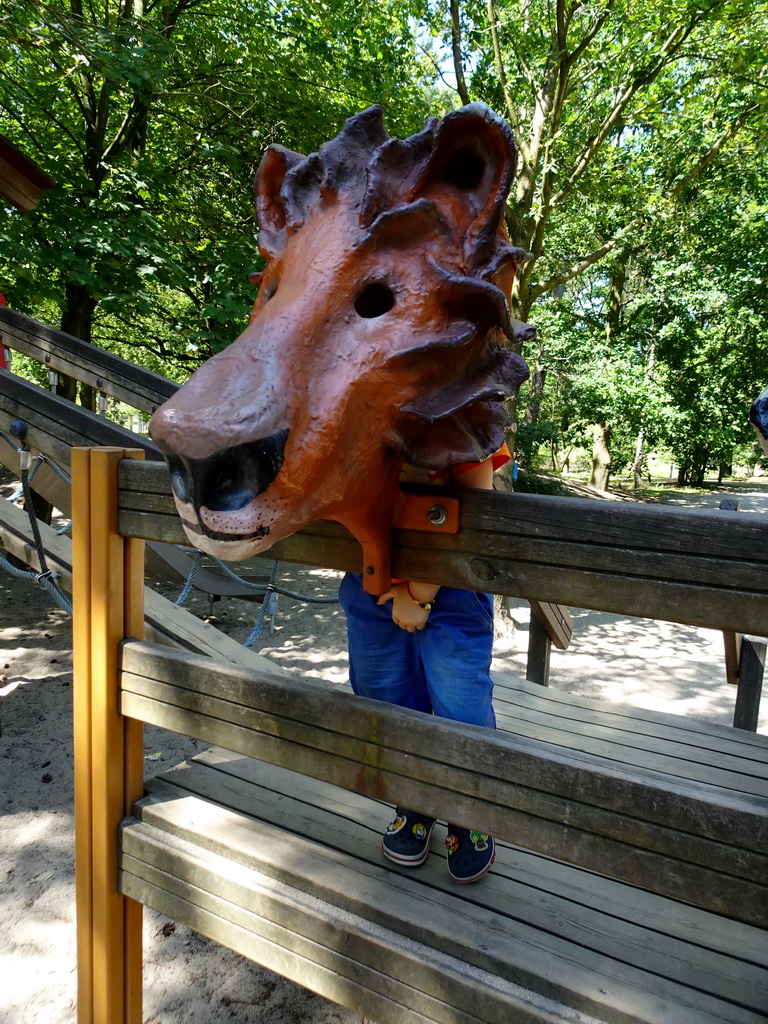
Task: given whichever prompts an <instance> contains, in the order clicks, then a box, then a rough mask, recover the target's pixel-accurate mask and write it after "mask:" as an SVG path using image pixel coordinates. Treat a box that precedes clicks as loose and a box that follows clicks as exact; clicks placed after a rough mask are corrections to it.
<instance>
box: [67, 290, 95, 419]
mask: <svg viewBox="0 0 768 1024" xmlns="http://www.w3.org/2000/svg"><path fill="white" fill-rule="evenodd" d="M95 310H96V300H95V299H94V298H93V297H92V296H91V295H90V294H89V293H88V290H87V288H85V287H84V286H83V285H81V284H73V283H72V282H70V283H69V284H68V285H67V288H66V292H65V302H64V310H63V312H62V314H61V329H62V331H64V332H65V333H66V334H71V335H73V336H74V337H75V338H80V339H81V340H82V341H87V342H90V341H91V329H92V327H93V314H94V312H95ZM77 383H78V382H77V381H76V380H75V379H74V377H67V376H65V375H64V374H61V375H60V376H59V388H58V393H59V394H60V395H61V397H62V398H66V399H68V400H69V401H70V402H74V401H75V399H76V397H77Z"/></svg>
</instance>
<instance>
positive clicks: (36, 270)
mask: <svg viewBox="0 0 768 1024" xmlns="http://www.w3.org/2000/svg"><path fill="white" fill-rule="evenodd" d="M419 11H420V7H419V4H418V2H417V0H414V2H410V0H384V2H382V3H376V4H373V3H368V4H363V5H360V4H353V3H351V2H349V0H340V2H336V3H334V4H332V5H331V4H326V3H322V2H318V0H307V2H304V3H302V4H301V5H299V4H296V3H293V2H288V0H284V2H282V3H271V2H270V3H267V2H263V0H257V2H256V3H254V4H249V5H231V4H224V3H222V2H218V0H178V2H177V3H176V4H174V5H163V4H160V3H158V2H146V3H144V4H136V5H135V7H134V6H133V5H132V4H130V3H129V4H127V5H126V4H125V3H117V2H115V0H107V2H106V3H104V4H102V5H101V6H100V7H98V8H96V7H93V6H92V5H87V6H85V5H83V6H81V4H80V2H79V0H69V2H67V0H47V2H41V3H35V4H32V3H28V2H24V0H9V3H7V4H6V5H5V7H4V8H3V11H2V14H0V28H2V33H0V60H2V61H3V64H4V67H5V72H6V73H5V76H4V78H3V79H2V81H0V115H1V116H2V122H1V123H0V130H1V131H3V133H4V134H6V135H8V136H9V137H10V138H11V139H12V140H13V141H14V142H16V143H17V144H18V145H20V146H22V148H23V149H24V150H25V152H27V153H28V155H29V156H31V157H32V158H33V159H35V160H36V161H37V162H38V163H39V164H40V165H41V166H42V167H43V169H45V170H47V171H48V172H49V173H50V174H51V175H52V176H53V177H54V179H55V180H56V183H57V184H56V188H55V189H53V190H51V191H50V192H48V193H47V194H46V195H45V197H44V199H43V201H42V203H41V204H40V207H39V209H38V210H37V211H35V212H34V213H33V214H24V215H22V214H16V215H14V216H12V217H9V218H7V220H6V222H5V223H4V224H3V225H2V227H0V280H2V283H3V287H4V289H5V292H6V295H7V298H8V301H9V302H10V303H11V304H12V305H13V306H14V307H15V308H17V309H20V310H22V311H24V312H27V313H30V314H33V315H35V314H36V315H40V311H41V310H42V309H46V310H47V311H48V312H49V314H50V310H51V309H58V310H59V315H58V316H57V317H54V319H60V321H61V323H62V326H64V327H65V329H73V330H76V331H77V332H79V333H80V334H81V336H84V337H87V336H88V333H89V332H92V336H93V338H94V340H98V342H99V343H100V344H103V345H105V346H106V347H110V348H115V349H116V350H118V351H121V352H122V354H129V356H130V354H131V353H132V354H133V357H134V358H139V357H140V358H141V359H142V361H145V360H146V361H148V362H149V363H150V364H151V365H152V366H153V368H155V369H157V368H160V369H161V370H162V372H166V373H169V374H170V375H172V376H173V375H179V374H180V375H182V376H183V375H186V374H188V372H189V370H190V369H191V368H193V367H194V366H195V365H197V364H198V363H199V362H200V360H201V359H202V358H205V357H206V356H208V355H209V354H210V353H211V352H212V351H215V350H217V349H219V348H221V347H222V346H224V345H226V344H228V343H229V342H231V341H232V340H233V339H234V338H235V337H236V336H237V335H238V334H239V333H240V331H241V330H242V327H243V326H244V324H245V321H246V317H247V313H248V310H249V308H250V306H251V304H252V302H253V298H254V289H253V287H252V286H251V285H249V284H248V281H247V277H248V274H249V273H250V272H251V271H253V270H254V269H258V266H259V264H260V257H259V255H258V251H257V248H256V241H255V238H256V225H255V222H254V215H253V206H252V182H253V177H254V174H255V170H256V167H257V166H258V162H259V160H260V158H261V155H262V154H263V151H264V149H265V148H266V147H267V146H268V145H269V144H270V143H273V142H279V143H281V144H282V145H285V146H287V147H288V148H291V149H296V150H299V151H305V152H306V151H311V150H312V149H316V148H317V147H318V146H319V145H320V143H321V142H322V141H324V140H325V139H326V138H328V137H330V136H332V135H334V134H335V133H336V131H337V130H338V128H339V127H340V125H341V123H342V122H343V120H344V119H345V118H346V117H347V116H349V115H350V114H352V113H354V112H355V111H357V110H359V109H361V108H362V107H365V106H367V105H368V104H370V103H371V102H376V101H380V100H382V99H383V101H384V103H383V105H384V106H385V109H386V114H387V119H388V123H389V125H390V128H391V129H392V130H395V131H406V132H409V131H413V130H415V129H416V128H418V127H420V125H421V122H422V120H423V117H424V116H425V115H426V113H427V105H426V101H425V98H424V92H423V90H422V88H421V86H422V83H423V82H424V81H425V75H424V70H423V68H422V66H421V64H420V62H419V60H418V58H417V56H416V51H415V46H414V43H413V38H412V25H413V19H414V17H415V16H417V15H418V14H419ZM72 325H75V326H72ZM126 350H127V351H126ZM143 353H145V355H142V354H143ZM158 364H159V365H158Z"/></svg>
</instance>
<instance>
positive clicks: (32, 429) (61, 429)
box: [0, 370, 167, 472]
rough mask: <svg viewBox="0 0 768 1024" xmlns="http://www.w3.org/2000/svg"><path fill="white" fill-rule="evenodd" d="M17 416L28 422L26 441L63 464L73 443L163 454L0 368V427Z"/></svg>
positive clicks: (67, 462)
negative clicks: (135, 449)
mask: <svg viewBox="0 0 768 1024" xmlns="http://www.w3.org/2000/svg"><path fill="white" fill-rule="evenodd" d="M16 419H20V420H24V422H25V423H26V424H27V428H28V429H27V436H26V442H27V444H29V445H30V446H31V447H32V448H33V449H35V450H36V451H40V452H43V454H44V455H48V456H50V457H51V458H53V459H55V460H56V461H57V462H58V463H59V464H60V465H62V466H65V467H69V465H70V451H71V449H72V448H73V447H92V446H97V445H102V446H107V447H110V446H113V447H118V448H140V449H142V450H143V451H144V452H145V455H146V458H147V459H150V460H151V459H161V458H162V456H161V455H160V452H159V451H158V449H157V448H156V447H155V445H154V444H152V442H151V441H150V440H149V439H147V438H144V437H140V436H139V435H137V434H133V433H131V431H130V430H125V429H124V428H123V427H120V426H118V425H117V424H116V423H112V422H111V421H110V420H107V419H105V418H104V417H103V416H96V415H95V414H94V413H92V412H90V410H88V409H84V408H83V407H82V406H80V405H73V404H72V402H68V401H66V400H65V399H63V398H59V396H58V395H54V394H51V392H49V391H45V390H44V389H43V388H39V387H37V385H35V384H30V383H29V382H28V381H26V380H23V379H22V378H21V377H17V376H16V375H15V374H13V373H9V372H8V371H7V370H0V430H3V431H5V432H6V433H7V432H8V427H9V425H10V423H11V421H12V420H16ZM166 472H167V471H166Z"/></svg>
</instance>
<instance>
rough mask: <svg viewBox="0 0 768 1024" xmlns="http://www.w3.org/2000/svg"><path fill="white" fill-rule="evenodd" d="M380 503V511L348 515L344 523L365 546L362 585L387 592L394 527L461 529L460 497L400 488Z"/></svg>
mask: <svg viewBox="0 0 768 1024" xmlns="http://www.w3.org/2000/svg"><path fill="white" fill-rule="evenodd" d="M391 498H392V500H391V501H389V502H382V503H381V505H380V508H381V514H380V515H378V516H375V517H372V516H371V514H370V510H368V511H367V512H366V515H365V517H364V518H363V517H361V519H360V520H359V521H358V522H350V520H349V518H345V525H346V526H347V527H348V528H349V529H350V531H351V532H352V533H353V534H354V536H355V538H356V539H357V540H358V541H359V542H360V545H361V547H362V549H363V570H362V571H363V587H364V588H365V590H366V592H367V593H369V594H377V595H378V594H384V593H386V592H387V591H388V590H389V589H390V587H391V586H392V530H393V529H394V530H420V531H423V532H425V533H458V532H459V510H460V502H459V499H458V498H452V497H448V496H446V495H442V494H440V493H439V491H437V493H434V494H411V493H409V492H407V491H401V490H400V489H399V487H398V489H397V492H396V493H394V494H393V495H392V496H391Z"/></svg>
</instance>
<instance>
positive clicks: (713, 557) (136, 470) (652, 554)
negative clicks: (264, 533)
mask: <svg viewBox="0 0 768 1024" xmlns="http://www.w3.org/2000/svg"><path fill="white" fill-rule="evenodd" d="M119 487H120V494H119V499H118V500H119V506H120V510H119V516H118V518H119V527H120V530H121V531H122V532H123V533H124V534H126V535H130V536H142V537H146V538H147V539H151V540H165V541H170V542H172V543H179V542H182V541H183V539H184V534H183V531H182V529H181V522H180V520H179V518H178V516H177V515H176V512H175V509H174V506H173V503H172V501H171V498H170V483H169V478H168V473H167V470H166V469H165V467H164V466H163V465H161V464H156V465H149V464H145V465H141V464H139V463H137V464H136V466H131V465H130V464H128V463H123V464H122V465H121V467H120V475H119ZM456 493H459V492H456ZM460 498H461V528H460V530H459V532H458V533H457V534H455V535H442V534H441V535H434V534H433V535H430V534H428V533H422V532H418V531H413V530H411V531H408V530H397V531H395V533H394V548H393V571H394V573H395V574H396V575H397V576H400V577H402V578H405V579H414V580H425V581H431V582H437V583H441V584H446V585H452V586H459V587H468V588H470V589H473V590H487V591H489V592H491V593H494V594H507V595H510V596H514V597H522V598H526V599H527V600H531V599H533V600H536V601H541V602H551V603H553V604H561V605H567V606H569V607H576V608H591V609H595V610H597V611H607V612H617V613H622V614H626V615H636V616H640V617H646V618H654V619H661V620H665V621H670V622H682V623H687V624H689V625H694V626H707V627H710V628H712V629H731V630H736V631H740V632H751V633H755V634H756V635H762V634H764V633H765V631H766V624H767V623H768V520H766V519H765V518H764V517H762V516H759V515H749V514H746V513H742V514H741V515H740V516H739V517H738V518H736V517H734V518H733V519H730V518H728V519H727V521H726V519H725V518H724V517H723V516H722V515H720V514H719V513H717V512H708V511H701V510H699V509H684V510H680V509H668V508H660V507H658V506H655V505H636V506H632V508H627V507H626V506H625V505H621V506H619V507H616V506H614V505H613V504H612V503H608V502H598V501H590V500H587V499H584V500H582V499H578V498H551V497H545V496H540V495H527V494H506V493H502V492H499V491H467V492H463V493H461V494H460ZM270 550H271V553H273V554H274V556H275V557H276V558H279V559H281V560H283V561H287V562H298V563H303V564H308V565H322V566H323V567H325V568H330V569H341V570H353V571H358V572H359V571H360V566H361V557H360V551H359V547H358V545H357V543H356V541H354V540H353V539H352V538H351V536H350V535H349V534H348V533H347V531H346V530H344V529H343V528H342V527H341V526H339V525H338V524H335V523H312V524H310V525H309V526H308V527H306V528H305V529H304V530H302V531H300V532H299V533H297V534H295V535H294V536H292V537H290V538H287V539H286V540H282V541H279V542H278V543H277V544H275V545H274V547H273V548H272V549H270Z"/></svg>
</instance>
